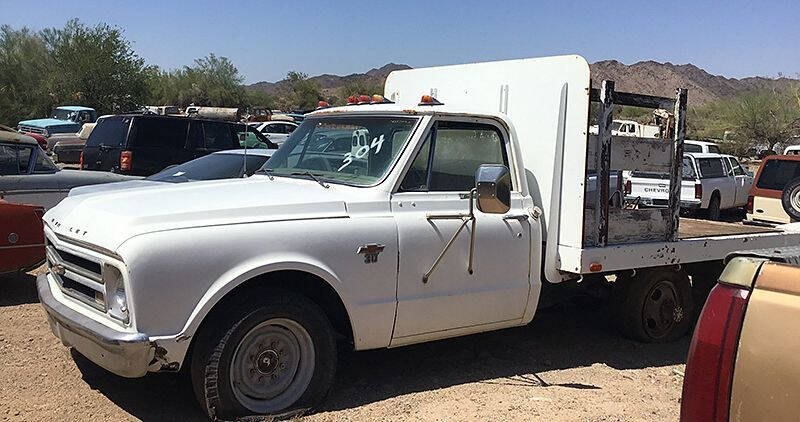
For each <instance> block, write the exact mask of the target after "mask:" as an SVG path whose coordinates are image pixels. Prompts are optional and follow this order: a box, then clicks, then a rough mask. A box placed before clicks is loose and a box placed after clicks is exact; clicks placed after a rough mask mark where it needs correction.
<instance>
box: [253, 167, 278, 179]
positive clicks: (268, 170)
mask: <svg viewBox="0 0 800 422" xmlns="http://www.w3.org/2000/svg"><path fill="white" fill-rule="evenodd" d="M274 171H275V170H273V169H258V170H256V171H255V174H266V175H267V177H268V178H269V180H275V178H274V177H272V172H274Z"/></svg>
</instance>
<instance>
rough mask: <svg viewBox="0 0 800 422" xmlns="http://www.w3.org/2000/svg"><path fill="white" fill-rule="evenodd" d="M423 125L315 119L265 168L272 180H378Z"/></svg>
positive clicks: (409, 120)
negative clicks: (305, 175) (308, 176)
mask: <svg viewBox="0 0 800 422" xmlns="http://www.w3.org/2000/svg"><path fill="white" fill-rule="evenodd" d="M418 121H419V118H416V117H389V116H346V117H345V116H343V117H312V118H309V119H306V120H305V121H303V124H301V125H300V126H299V127H298V128H297V129H295V130H294V132H292V134H291V135H289V137H288V138H287V139H286V141H285V142H284V143H283V145H282V146H281V148H280V149H279V150H278V152H276V153H275V155H273V156H272V158H270V159H269V161H267V164H266V165H264V170H265V171H269V172H270V173H272V174H273V175H301V174H302V173H306V172H310V173H312V174H313V175H314V176H317V177H318V178H320V179H325V180H328V181H331V182H339V183H344V184H350V185H356V186H365V185H371V184H374V183H376V182H378V181H380V180H381V179H382V178H383V177H384V176H385V175H386V173H388V172H389V169H390V168H391V166H392V163H394V160H395V158H397V155H398V154H399V152H400V150H401V149H402V146H403V145H405V143H406V141H408V138H409V137H410V136H411V131H412V130H413V129H414V126H415V125H416V124H417V122H418Z"/></svg>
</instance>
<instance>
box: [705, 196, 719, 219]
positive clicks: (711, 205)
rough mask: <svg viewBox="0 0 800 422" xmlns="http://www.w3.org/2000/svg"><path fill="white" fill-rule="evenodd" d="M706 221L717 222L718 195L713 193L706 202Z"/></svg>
mask: <svg viewBox="0 0 800 422" xmlns="http://www.w3.org/2000/svg"><path fill="white" fill-rule="evenodd" d="M708 219H709V220H713V221H719V195H718V194H716V193H714V194H713V195H711V200H709V201H708Z"/></svg>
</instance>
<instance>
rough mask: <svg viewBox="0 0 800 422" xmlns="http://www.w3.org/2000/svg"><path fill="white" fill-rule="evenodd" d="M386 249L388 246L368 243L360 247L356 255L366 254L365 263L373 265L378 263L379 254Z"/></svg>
mask: <svg viewBox="0 0 800 422" xmlns="http://www.w3.org/2000/svg"><path fill="white" fill-rule="evenodd" d="M385 247H386V245H381V244H380V243H368V244H366V245H361V246H359V247H358V249H356V254H364V263H365V264H372V263H374V262H378V254H379V253H381V252H383V249H384V248H385Z"/></svg>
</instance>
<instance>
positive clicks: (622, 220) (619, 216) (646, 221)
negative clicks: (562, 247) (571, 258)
mask: <svg viewBox="0 0 800 422" xmlns="http://www.w3.org/2000/svg"><path fill="white" fill-rule="evenodd" d="M669 215H670V213H669V210H668V209H667V208H647V209H635V210H625V209H619V208H611V209H610V210H609V214H608V243H607V244H608V245H620V244H625V243H641V242H654V241H660V240H664V236H665V234H666V233H667V231H668V228H669ZM586 216H587V217H588V218H587V220H593V219H594V217H593V214H592V213H587V214H586ZM590 216H592V217H590ZM593 224H594V221H586V226H587V227H592V226H593ZM584 233H586V236H587V238H586V239H584V247H588V246H591V245H593V244H596V242H597V238H596V237H594V238H592V237H589V236H596V234H594V233H592V232H591V231H590V230H584Z"/></svg>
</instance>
